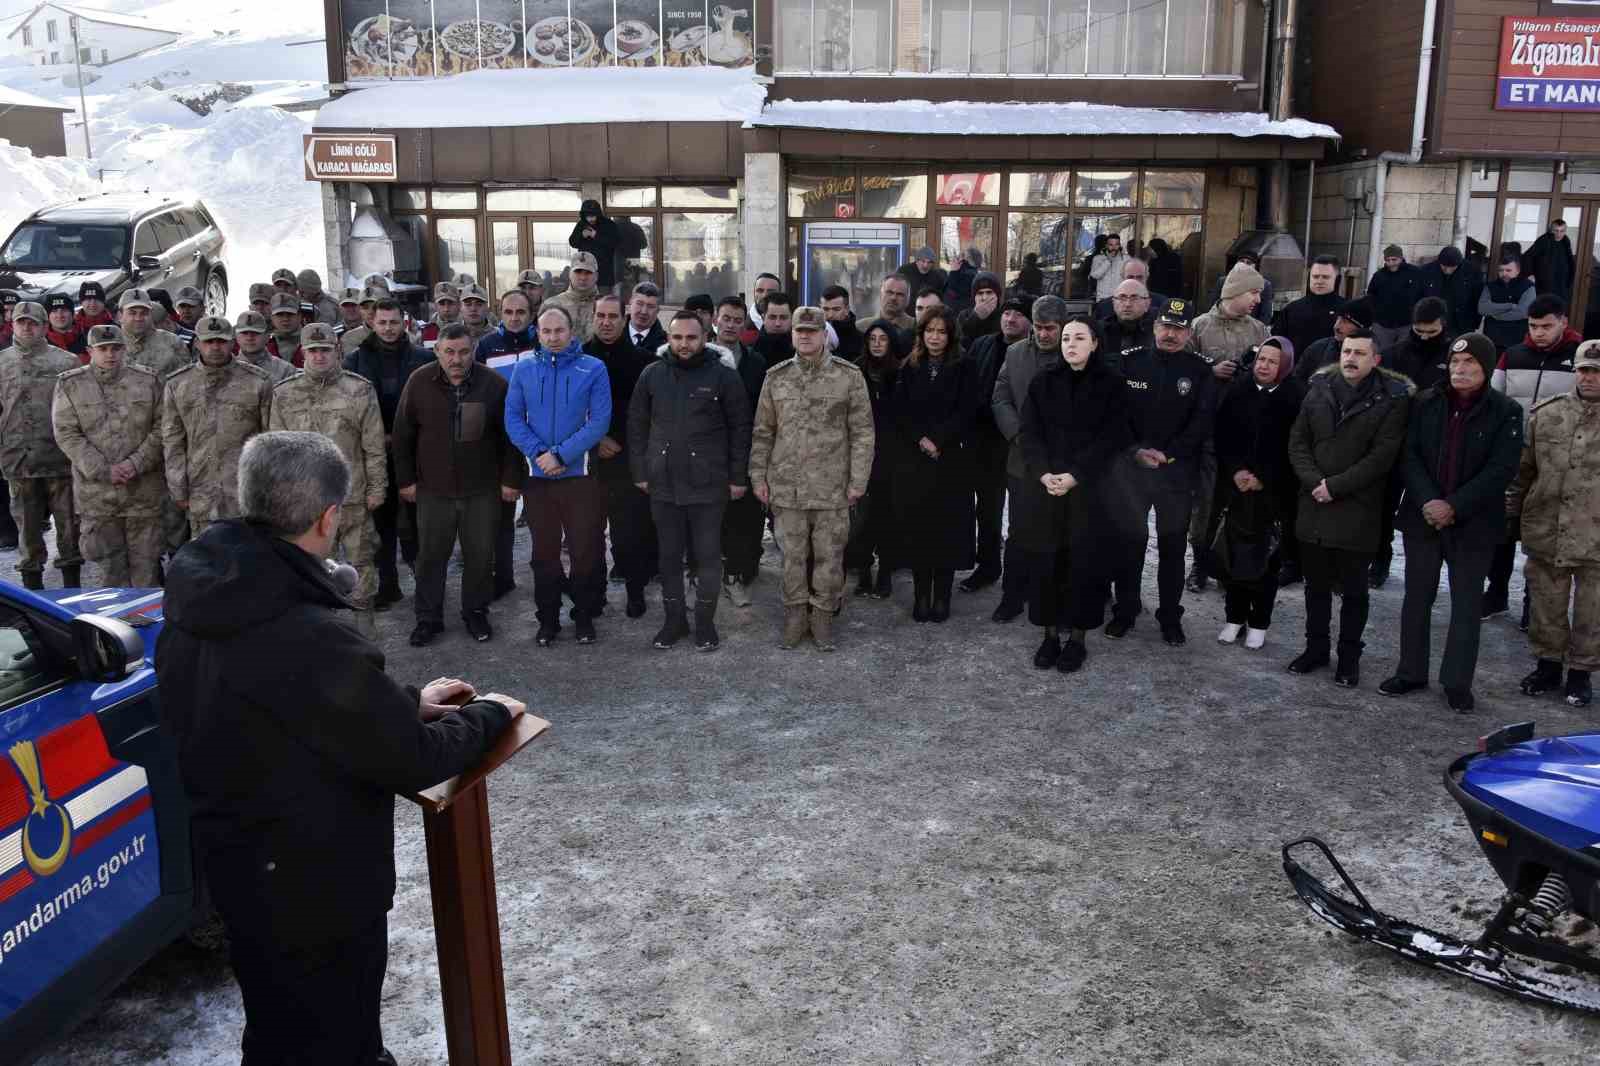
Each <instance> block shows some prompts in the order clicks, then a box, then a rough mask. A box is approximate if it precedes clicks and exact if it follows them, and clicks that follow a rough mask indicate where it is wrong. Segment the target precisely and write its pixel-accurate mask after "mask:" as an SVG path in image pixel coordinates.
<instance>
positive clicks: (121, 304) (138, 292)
mask: <svg viewBox="0 0 1600 1066" xmlns="http://www.w3.org/2000/svg"><path fill="white" fill-rule="evenodd" d="M155 305H156V301H155V298H154V297H152V296H151V295H150V290H149V289H129V290H127V291H126V292H124V293H123V294H122V297H121V298H120V299H119V300H117V309H118V310H119V311H126V310H127V309H128V308H130V307H143V308H145V309H146V310H149V309H150V308H152V307H154V306H155Z"/></svg>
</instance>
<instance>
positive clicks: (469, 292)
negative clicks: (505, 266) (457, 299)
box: [385, 283, 495, 344]
mask: <svg viewBox="0 0 1600 1066" xmlns="http://www.w3.org/2000/svg"><path fill="white" fill-rule="evenodd" d="M385 298H386V299H387V297H385ZM461 324H462V325H463V326H466V327H467V334H468V336H470V337H471V338H472V343H473V344H477V343H478V342H479V341H480V340H482V339H483V337H484V334H486V333H491V332H493V331H494V325H495V323H494V317H493V316H492V315H490V314H489V294H488V293H486V292H484V291H483V286H482V285H478V284H475V283H469V284H466V285H463V286H462V287H461Z"/></svg>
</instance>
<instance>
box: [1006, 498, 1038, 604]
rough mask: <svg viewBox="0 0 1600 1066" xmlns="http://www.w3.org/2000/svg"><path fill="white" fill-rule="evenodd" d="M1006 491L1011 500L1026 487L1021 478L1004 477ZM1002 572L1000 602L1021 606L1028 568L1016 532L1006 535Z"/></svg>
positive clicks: (1027, 577) (1026, 588) (1027, 581)
mask: <svg viewBox="0 0 1600 1066" xmlns="http://www.w3.org/2000/svg"><path fill="white" fill-rule="evenodd" d="M1006 489H1007V491H1008V492H1010V493H1011V498H1012V499H1013V500H1019V499H1021V498H1022V493H1023V492H1024V491H1025V489H1026V486H1024V485H1023V483H1022V479H1021V478H1016V477H1011V476H1010V475H1007V477H1006ZM1002 566H1003V570H1002V573H1001V575H1000V599H1001V601H1002V602H1007V603H1014V604H1017V605H1019V606H1020V605H1021V604H1022V603H1024V602H1026V601H1027V599H1028V584H1029V582H1030V580H1031V578H1030V576H1029V572H1030V568H1029V564H1028V553H1027V552H1025V551H1023V550H1022V545H1021V544H1019V543H1017V534H1016V530H1014V529H1013V530H1010V531H1008V532H1007V534H1006V547H1005V554H1004V562H1003V564H1002Z"/></svg>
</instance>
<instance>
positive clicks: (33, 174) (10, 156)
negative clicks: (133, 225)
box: [0, 140, 100, 240]
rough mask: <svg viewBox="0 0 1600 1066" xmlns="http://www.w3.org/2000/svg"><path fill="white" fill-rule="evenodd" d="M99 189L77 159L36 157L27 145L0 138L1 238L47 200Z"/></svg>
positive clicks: (81, 194)
mask: <svg viewBox="0 0 1600 1066" xmlns="http://www.w3.org/2000/svg"><path fill="white" fill-rule="evenodd" d="M99 191H100V185H99V183H98V182H96V181H95V180H94V176H93V175H92V174H90V172H89V168H88V167H86V166H85V165H84V164H83V163H82V162H80V161H79V160H76V159H38V158H36V157H35V156H34V154H33V153H32V152H30V151H28V150H27V149H26V148H19V147H17V146H16V145H13V144H12V143H11V142H10V141H6V140H0V240H4V239H5V238H6V236H7V235H9V234H10V233H11V230H12V227H14V226H16V224H17V223H18V222H21V221H22V220H23V219H24V218H26V217H27V216H28V215H29V214H30V213H31V212H33V211H36V210H38V208H40V207H42V206H43V205H45V204H47V203H50V202H52V201H55V200H68V199H71V198H72V197H74V196H88V195H90V194H92V193H97V192H99Z"/></svg>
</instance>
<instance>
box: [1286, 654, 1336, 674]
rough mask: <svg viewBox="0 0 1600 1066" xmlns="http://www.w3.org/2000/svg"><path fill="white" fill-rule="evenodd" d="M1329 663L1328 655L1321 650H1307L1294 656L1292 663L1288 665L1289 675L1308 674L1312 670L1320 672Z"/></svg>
mask: <svg viewBox="0 0 1600 1066" xmlns="http://www.w3.org/2000/svg"><path fill="white" fill-rule="evenodd" d="M1331 661H1332V660H1331V659H1330V658H1329V657H1328V653H1327V652H1326V651H1324V650H1322V649H1321V648H1307V649H1306V650H1305V651H1303V652H1301V653H1300V654H1299V655H1297V656H1295V658H1294V661H1293V662H1291V663H1290V664H1289V672H1290V673H1291V674H1309V673H1311V672H1312V671H1313V670H1321V669H1322V668H1323V667H1324V666H1327V665H1328V663H1330V662H1331Z"/></svg>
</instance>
